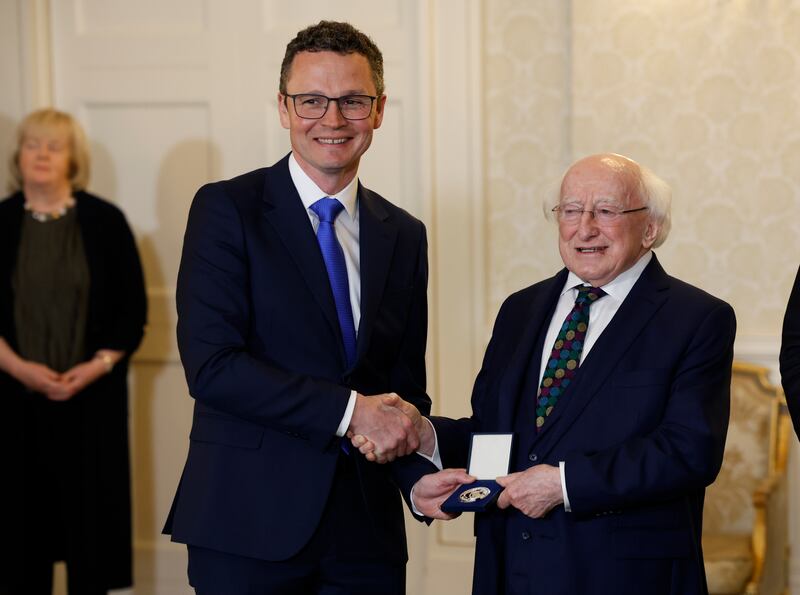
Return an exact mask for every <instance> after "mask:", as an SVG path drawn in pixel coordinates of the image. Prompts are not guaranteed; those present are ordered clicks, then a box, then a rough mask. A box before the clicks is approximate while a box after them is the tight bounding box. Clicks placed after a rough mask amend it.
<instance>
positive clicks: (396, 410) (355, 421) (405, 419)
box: [347, 393, 419, 463]
mask: <svg viewBox="0 0 800 595" xmlns="http://www.w3.org/2000/svg"><path fill="white" fill-rule="evenodd" d="M400 402H403V403H405V401H403V399H401V398H400V396H399V395H397V394H396V393H388V394H382V395H371V396H364V395H362V394H360V393H359V394H358V395H356V405H355V408H354V409H353V417H352V418H351V419H350V427H349V428H348V430H347V436H348V437H351V438H352V437H353V436H362V437H365V438H366V440H368V441H369V442H370V443H371V445H372V449H371V453H370V454H371V457H370V456H368V457H367V458H368V459H370V460H375V461H377V462H379V463H384V462H389V461H393V460H395V459H396V458H397V457H399V456H405V455H409V454H411V453H413V452H416V450H417V448H419V436H418V434H417V430H416V428H415V424H414V421H413V420H412V419H411V417H409V416H408V415H406V414H405V413H404V412H403V410H402V409H401V408H400V407H398V405H399V404H400ZM412 407H413V405H412ZM414 409H415V410H416V408H414ZM417 415H419V412H417Z"/></svg>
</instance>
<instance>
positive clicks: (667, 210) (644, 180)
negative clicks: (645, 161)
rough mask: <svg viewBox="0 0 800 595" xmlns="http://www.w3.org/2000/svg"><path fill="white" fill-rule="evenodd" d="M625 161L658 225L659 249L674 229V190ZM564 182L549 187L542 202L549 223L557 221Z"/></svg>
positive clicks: (641, 196)
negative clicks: (556, 207)
mask: <svg viewBox="0 0 800 595" xmlns="http://www.w3.org/2000/svg"><path fill="white" fill-rule="evenodd" d="M615 157H621V156H615ZM624 159H625V161H626V162H629V163H630V165H634V166H635V167H632V168H631V170H632V173H634V174H635V176H636V178H637V180H638V185H639V188H638V193H639V197H640V198H641V199H642V202H643V204H644V205H645V206H646V207H648V209H649V217H650V218H651V219H652V220H653V221H655V223H656V224H657V225H658V234H657V235H656V238H655V240H654V241H653V246H652V247H653V248H658V247H659V246H660V245H661V244H663V243H664V242H665V241H666V239H667V236H668V235H669V230H670V229H671V227H672V188H671V187H670V185H669V184H667V183H666V182H665V181H664V180H662V179H661V178H660V177H658V176H657V175H656V174H655V173H653V171H652V170H651V169H650V168H648V167H645V166H644V165H639V164H638V163H636V162H635V161H633V160H630V159H628V158H624ZM570 169H572V166H570ZM567 172H569V170H567ZM562 182H563V178H562V180H560V181H559V182H558V183H553V184H550V185H548V191H547V192H546V193H545V196H544V200H542V210H543V211H544V216H545V217H546V218H547V219H548V220H549V221H554V220H555V215H554V214H553V207H555V206H557V205H558V203H559V201H560V200H561V184H562Z"/></svg>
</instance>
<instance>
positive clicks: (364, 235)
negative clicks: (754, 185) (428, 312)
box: [356, 184, 397, 360]
mask: <svg viewBox="0 0 800 595" xmlns="http://www.w3.org/2000/svg"><path fill="white" fill-rule="evenodd" d="M358 216H359V231H358V234H359V250H360V254H361V321H360V323H359V328H358V342H357V344H356V352H357V357H356V360H358V359H359V358H360V357H361V356H362V355H363V353H364V352H365V351H366V350H367V347H368V346H369V338H370V335H371V332H372V326H373V324H374V322H375V316H376V314H377V311H378V305H379V304H380V301H381V296H382V295H383V291H384V287H385V286H386V279H387V276H388V274H389V268H390V265H391V262H392V254H393V253H394V245H395V241H396V239H397V228H396V227H395V226H394V225H393V224H392V221H391V218H390V217H389V214H388V213H387V212H386V210H385V209H384V208H383V207H382V206H381V205H380V204H379V203H378V201H376V200H375V199H374V198H373V196H372V193H371V192H370V191H369V190H367V189H366V188H364V187H363V186H361V184H359V186H358Z"/></svg>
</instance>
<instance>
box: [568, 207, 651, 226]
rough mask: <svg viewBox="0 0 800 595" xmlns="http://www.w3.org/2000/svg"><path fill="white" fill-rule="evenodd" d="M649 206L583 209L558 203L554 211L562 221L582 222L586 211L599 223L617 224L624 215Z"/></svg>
mask: <svg viewBox="0 0 800 595" xmlns="http://www.w3.org/2000/svg"><path fill="white" fill-rule="evenodd" d="M647 208H648V207H639V208H638V209H615V208H614V207H595V208H594V209H583V208H581V206H580V205H569V204H567V205H558V206H556V207H553V209H552V211H553V213H555V215H556V218H557V219H558V220H559V221H560V222H561V223H568V224H575V223H578V222H580V220H581V218H582V217H583V214H584V213H589V214H591V216H592V217H593V218H594V220H595V221H597V223H598V224H599V225H616V224H618V223H619V222H620V221H622V216H623V215H628V214H630V213H638V212H639V211H644V210H647Z"/></svg>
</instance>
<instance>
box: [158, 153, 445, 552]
mask: <svg viewBox="0 0 800 595" xmlns="http://www.w3.org/2000/svg"><path fill="white" fill-rule="evenodd" d="M358 208H359V218H360V254H361V322H360V328H359V331H358V343H357V361H356V363H355V364H354V365H353V367H352V368H351V369H347V368H346V358H345V352H344V347H343V344H342V339H341V333H340V331H339V324H338V321H337V317H336V309H335V305H334V300H333V295H332V293H331V289H330V283H329V281H328V277H327V273H326V270H325V265H324V262H323V260H322V255H321V253H320V250H319V245H318V243H317V239H316V236H315V235H314V230H313V228H312V226H311V223H310V222H309V218H308V214H307V212H306V210H305V209H304V208H303V204H302V202H301V200H300V197H299V195H298V194H297V191H296V189H295V187H294V185H293V184H292V181H291V177H290V175H289V168H288V156H287V157H285V158H284V159H282V160H281V161H280V162H278V163H277V164H275V165H274V166H272V167H269V168H265V169H260V170H257V171H254V172H251V173H248V174H245V175H242V176H240V177H237V178H234V179H232V180H228V181H224V182H219V183H214V184H209V185H207V186H204V187H203V188H201V189H200V190H199V191H198V193H197V195H196V197H195V199H194V203H193V205H192V208H191V212H190V214H189V222H188V226H187V229H186V237H185V240H184V248H183V256H182V260H181V266H180V272H179V275H178V287H177V305H178V345H179V347H180V353H181V359H182V361H183V365H184V368H185V371H186V379H187V381H188V384H189V391H190V393H191V395H192V396H193V397H194V398H195V408H194V419H193V422H192V432H191V436H190V448H189V455H188V460H187V462H186V467H185V469H184V472H183V476H182V478H181V482H180V485H179V487H178V492H177V495H176V496H175V500H174V503H173V507H172V510H171V512H170V516H169V518H168V520H167V524H166V527H165V532H170V533H171V534H172V539H173V540H174V541H178V542H182V543H187V544H192V545H196V546H201V547H207V548H211V549H215V550H219V551H224V552H229V553H233V554H237V555H242V556H248V557H253V558H260V559H264V560H284V559H287V558H289V557H291V556H292V555H294V554H295V553H297V552H298V551H299V550H300V549H301V548H302V547H303V546H304V545H305V544H306V543H307V542H308V540H309V539H310V537H311V535H312V534H313V532H314V529H315V528H316V527H317V525H318V523H319V520H320V517H321V515H322V512H323V509H324V507H325V503H326V501H327V499H328V494H329V490H330V487H331V483H332V481H333V477H334V472H335V470H336V464H337V458H338V457H339V455H340V439H338V438H336V437H335V432H336V429H337V426H338V425H339V423H340V421H341V419H342V417H343V415H344V411H345V407H346V404H347V401H348V398H349V395H350V390H351V389H355V390H358V391H359V392H361V393H363V394H367V395H370V394H376V393H383V392H387V391H395V392H397V393H399V394H400V395H401V396H403V397H404V398H405V399H406V400H409V401H411V402H412V403H414V404H415V405H416V406H417V407H418V408H419V409H420V410H421V411H423V412H428V411H429V410H430V399H429V398H428V397H427V395H426V394H425V342H426V332H427V302H426V288H427V244H426V236H425V228H424V226H423V224H422V223H421V222H420V221H418V220H417V219H415V218H413V217H412V216H411V215H409V214H408V213H406V212H405V211H403V210H402V209H400V208H398V207H396V206H394V205H392V204H391V203H389V202H388V201H386V200H385V199H383V198H382V197H380V196H379V195H377V194H376V193H374V192H372V191H370V190H367V189H366V188H364V187H363V186H359V189H358ZM353 456H354V457H356V463H357V465H358V471H359V477H360V482H361V489H362V493H363V494H364V499H365V502H366V506H367V510H368V512H369V515H368V516H369V518H368V519H364V522H365V523H371V524H372V528H373V530H374V533H375V535H376V536H377V537H378V538H379V540H381V541H383V543H384V545H385V549H386V555H387V557H389V558H392V559H397V560H405V558H406V549H405V533H404V527H403V513H402V507H401V505H400V496H399V492H398V490H397V488H396V487H395V486H394V484H393V483H392V480H391V476H390V471H391V466H383V465H375V464H369V463H366V461H365V460H364V459H363V458H361V456H360V455H357V454H355V453H354V454H353ZM401 464H402V463H401ZM395 467H397V466H395Z"/></svg>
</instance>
